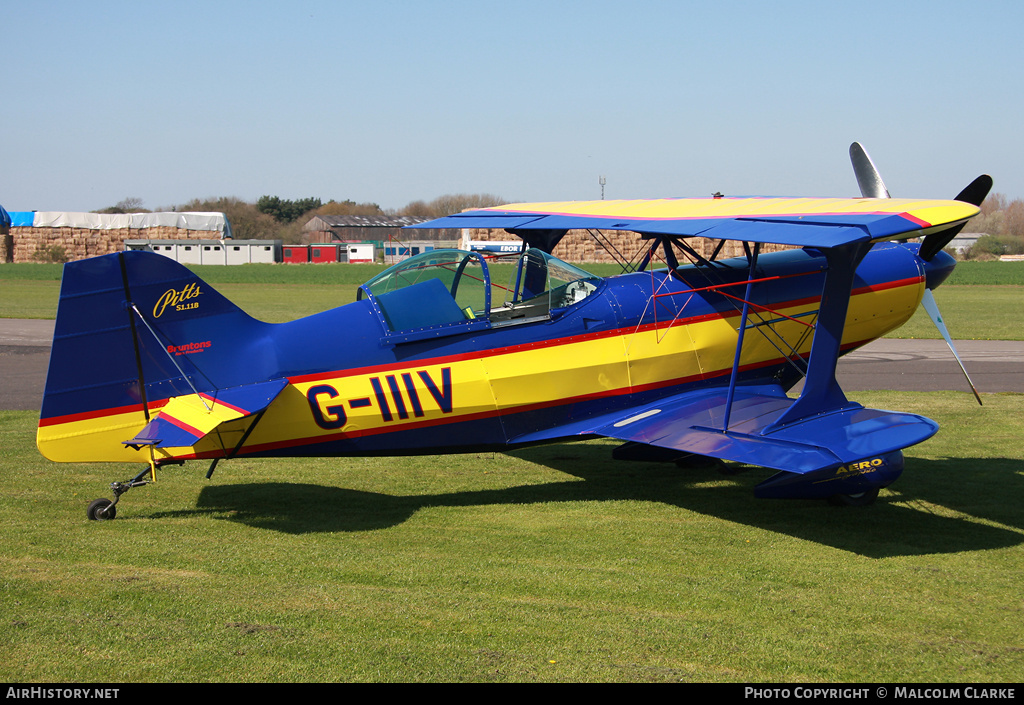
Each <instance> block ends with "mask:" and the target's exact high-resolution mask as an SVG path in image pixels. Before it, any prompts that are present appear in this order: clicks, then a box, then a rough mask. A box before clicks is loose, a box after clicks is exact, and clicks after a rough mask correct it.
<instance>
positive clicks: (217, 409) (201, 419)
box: [124, 379, 288, 449]
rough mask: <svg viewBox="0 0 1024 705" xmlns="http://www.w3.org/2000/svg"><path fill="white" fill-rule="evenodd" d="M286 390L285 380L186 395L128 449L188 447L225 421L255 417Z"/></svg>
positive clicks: (128, 443)
mask: <svg viewBox="0 0 1024 705" xmlns="http://www.w3.org/2000/svg"><path fill="white" fill-rule="evenodd" d="M287 386H288V380H286V379H274V380H270V381H269V382H259V383H257V384H247V385H243V386H241V387H233V388H231V389H220V390H217V391H216V392H213V393H202V394H186V395H183V396H179V397H174V398H173V399H171V400H170V401H169V402H168V403H167V405H166V406H164V407H163V408H162V409H160V411H159V412H158V413H157V415H156V416H154V417H153V418H152V419H150V421H149V423H148V424H146V426H145V428H143V429H142V430H141V431H139V433H137V434H136V435H135V437H134V438H132V439H130V440H127V441H124V445H126V446H129V447H131V448H135V449H138V448H141V447H143V446H156V447H159V448H180V447H190V446H194V445H195V444H196V443H198V442H199V441H200V440H201V439H202V438H203V437H204V436H207V435H208V434H210V433H211V432H212V431H213V430H214V429H216V428H217V427H218V426H220V425H221V424H223V423H226V422H228V421H235V420H236V419H241V418H244V417H247V416H252V415H254V414H258V413H259V412H261V411H263V410H264V409H266V408H267V407H268V406H270V404H271V403H272V402H273V401H274V399H276V398H277V396H278V395H279V394H280V393H281V392H282V390H284V388H285V387H287Z"/></svg>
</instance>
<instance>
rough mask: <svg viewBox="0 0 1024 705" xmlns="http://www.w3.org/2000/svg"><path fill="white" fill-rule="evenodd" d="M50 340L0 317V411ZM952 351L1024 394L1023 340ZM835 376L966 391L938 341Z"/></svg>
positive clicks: (974, 371)
mask: <svg viewBox="0 0 1024 705" xmlns="http://www.w3.org/2000/svg"><path fill="white" fill-rule="evenodd" d="M52 339H53V321H38V320H19V319H12V318H0V409H5V410H7V409H16V410H17V409H21V410H31V411H37V410H38V409H39V405H40V402H41V400H42V398H43V387H44V386H45V384H46V367H47V365H48V363H49V360H50V341H51V340H52ZM956 348H957V352H958V353H959V354H960V359H961V360H962V361H963V363H964V366H965V367H966V368H967V371H968V373H969V374H970V375H971V380H972V381H973V382H974V386H975V387H977V388H978V391H979V392H1024V342H1022V341H1004V340H961V341H956ZM837 377H838V379H839V384H840V385H841V386H842V388H843V390H844V391H846V392H847V393H850V392H856V391H863V390H869V389H892V390H898V391H920V392H932V391H938V390H954V391H964V392H966V391H970V388H969V387H968V386H967V382H966V380H965V379H964V375H963V372H961V371H960V367H959V366H958V365H957V364H956V360H955V359H954V358H953V355H952V353H950V351H949V348H948V347H946V343H945V342H944V341H942V340H895V339H882V340H876V341H875V342H873V343H871V344H869V345H866V346H864V347H863V348H861V349H860V350H857V351H855V352H852V353H850V354H849V355H846V356H845V357H843V358H841V359H840V361H839V368H838V371H837Z"/></svg>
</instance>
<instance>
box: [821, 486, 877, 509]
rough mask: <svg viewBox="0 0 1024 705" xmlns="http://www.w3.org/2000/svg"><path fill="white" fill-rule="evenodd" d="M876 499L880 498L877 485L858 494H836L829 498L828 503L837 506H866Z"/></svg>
mask: <svg viewBox="0 0 1024 705" xmlns="http://www.w3.org/2000/svg"><path fill="white" fill-rule="evenodd" d="M876 499H878V488H877V487H875V488H874V489H871V490H867V491H866V492H858V493H857V494H834V495H832V496H831V497H829V498H828V503H829V504H832V505H835V506H837V507H866V506H868V505H869V504H872V503H873V502H874V501H875V500H876Z"/></svg>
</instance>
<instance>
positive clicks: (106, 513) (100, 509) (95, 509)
mask: <svg viewBox="0 0 1024 705" xmlns="http://www.w3.org/2000/svg"><path fill="white" fill-rule="evenodd" d="M85 513H86V514H87V515H88V517H89V520H90V521H107V520H108V519H113V518H114V517H116V516H117V507H115V506H114V503H113V502H111V501H110V500H109V499H107V498H106V497H100V498H99V499H94V500H93V501H91V502H89V508H88V509H87V510H85Z"/></svg>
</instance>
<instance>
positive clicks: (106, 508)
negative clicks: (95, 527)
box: [85, 465, 156, 521]
mask: <svg viewBox="0 0 1024 705" xmlns="http://www.w3.org/2000/svg"><path fill="white" fill-rule="evenodd" d="M155 467H156V466H155V465H152V466H151V465H147V466H146V467H145V469H143V471H142V472H140V473H139V474H138V475H136V476H135V477H133V478H132V479H130V480H128V481H127V482H111V483H110V489H111V491H112V492H113V493H114V500H113V501H111V500H109V499H107V498H106V497H101V498H99V499H94V500H93V501H91V502H89V507H88V509H86V510H85V513H86V516H88V517H89V521H109V520H110V519H113V518H114V517H116V516H117V503H118V502H119V501H120V500H121V495H123V494H124V493H125V492H127V491H128V490H130V489H131V488H133V487H142V486H143V485H148V484H149V483H150V482H151V481H152V478H153V477H154V476H155V473H154V470H155ZM147 475H149V476H150V478H151V479H150V480H144V479H142V478H144V477H146V476H147Z"/></svg>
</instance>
